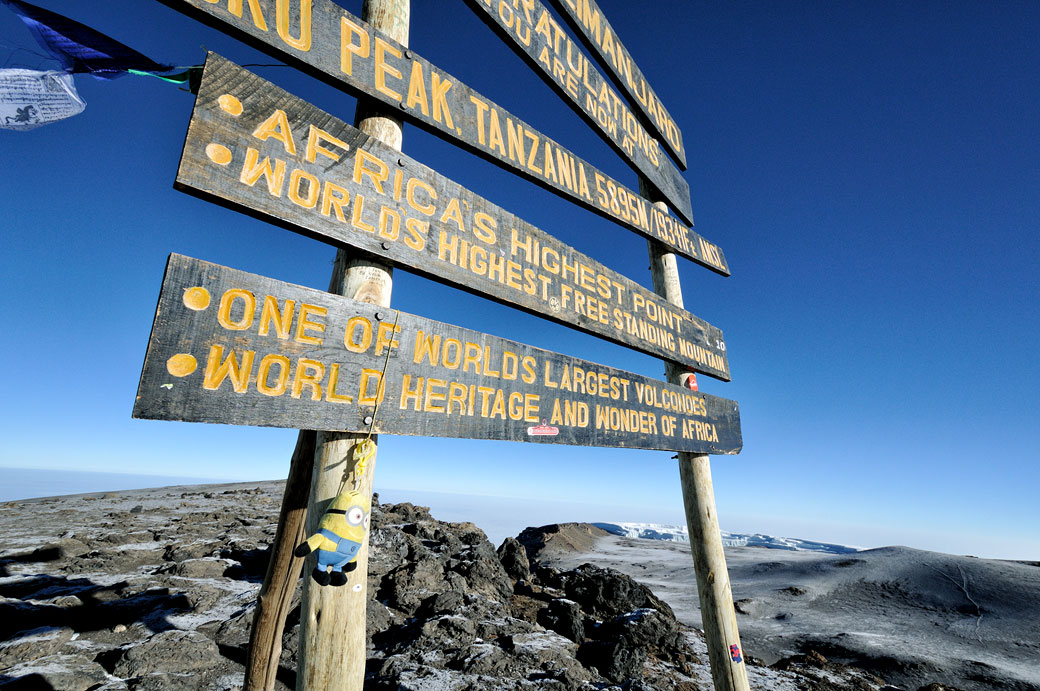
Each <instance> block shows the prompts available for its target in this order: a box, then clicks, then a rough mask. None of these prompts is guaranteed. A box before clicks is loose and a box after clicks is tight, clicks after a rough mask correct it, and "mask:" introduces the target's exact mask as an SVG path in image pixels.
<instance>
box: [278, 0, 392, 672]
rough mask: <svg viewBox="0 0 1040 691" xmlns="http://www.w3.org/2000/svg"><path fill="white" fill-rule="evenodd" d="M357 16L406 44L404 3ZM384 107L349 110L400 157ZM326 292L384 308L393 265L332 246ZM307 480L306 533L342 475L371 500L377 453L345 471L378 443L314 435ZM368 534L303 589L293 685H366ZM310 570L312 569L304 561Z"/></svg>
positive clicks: (380, 5) (384, 3)
mask: <svg viewBox="0 0 1040 691" xmlns="http://www.w3.org/2000/svg"><path fill="white" fill-rule="evenodd" d="M361 15H362V17H363V18H364V19H365V20H366V21H368V22H369V23H370V24H371V25H372V26H374V27H377V28H379V29H380V30H381V31H382V32H383V33H385V34H387V35H388V36H390V37H391V38H393V39H394V40H396V41H397V42H398V43H401V44H402V45H407V44H408V33H409V24H410V21H409V19H410V16H411V3H410V0H365V3H364V5H363V6H362V10H361ZM389 110H390V109H389V108H387V106H385V105H382V104H378V103H372V102H371V101H360V102H359V103H358V108H357V111H356V112H355V118H356V120H355V125H357V128H358V129H359V130H360V131H361V132H363V133H364V134H367V135H369V136H371V137H373V138H374V139H377V140H379V141H380V142H382V143H383V144H384V145H386V146H387V147H389V148H391V149H394V150H397V151H400V150H401V146H402V144H403V140H404V131H403V128H402V127H401V122H400V119H399V118H398V117H396V114H394V113H391V112H389ZM329 292H330V293H335V294H337V295H343V296H346V297H349V298H351V299H353V300H357V301H359V302H365V303H368V304H372V305H378V306H380V307H389V306H390V296H391V293H392V292H393V267H392V266H391V265H389V264H387V263H385V262H378V261H371V260H370V259H369V258H368V257H366V256H365V254H364V253H363V252H358V251H357V250H355V249H354V248H351V247H346V248H343V247H341V248H339V249H338V250H337V251H336V261H335V264H334V265H333V269H332V277H331V278H330V280H329ZM317 437H318V443H317V450H316V454H315V458H314V473H313V478H312V479H311V483H310V484H311V501H310V506H311V511H310V516H311V517H312V520H311V521H310V522H309V528H310V531H311V532H312V533H313V532H314V531H317V529H318V524H319V523H320V518H319V517H320V516H321V515H322V514H323V513H324V510H325V508H327V506H328V502H329V501H331V500H333V499H334V498H335V497H336V495H337V494H339V493H340V491H341V488H342V486H343V477H344V473H348V475H347V480H348V481H350V482H351V484H352V485H356V489H357V491H358V492H360V493H361V494H362V495H363V496H365V497H366V498H368V500H369V501H371V499H372V486H373V481H374V479H375V470H376V462H377V460H378V448H375V449H373V451H372V456H371V458H370V459H369V460H368V462H367V469H366V471H365V472H364V473H363V474H362V473H359V472H358V469H357V467H356V465H351V463H350V462H351V461H352V460H353V452H354V449H355V448H356V447H357V445H358V444H359V443H361V442H363V441H364V440H365V439H366V438H368V439H369V440H370V441H371V442H372V443H373V445H376V444H378V438H377V437H375V436H372V437H368V435H364V434H346V433H342V432H319V433H318V435H317ZM368 546H369V540H368V533H367V532H366V534H365V538H364V539H363V540H362V541H361V548H360V549H359V550H358V553H357V556H356V557H355V560H354V562H355V564H356V565H357V568H355V569H354V570H353V571H351V572H350V573H349V574H347V582H346V584H345V585H344V586H343V587H344V588H346V589H347V590H346V591H345V592H339V593H337V592H335V589H329V588H322V587H320V586H318V585H316V584H315V583H314V581H313V579H309V578H308V579H307V580H306V581H305V584H304V593H303V601H302V603H301V608H300V623H301V627H300V663H299V672H298V674H297V677H296V687H297V689H299V690H300V691H308V690H309V689H320V690H321V691H325V690H326V689H329V690H331V689H340V688H342V689H345V690H346V691H354V690H355V689H357V690H360V689H362V688H364V684H365V666H366V663H367V657H368V651H367V646H366V640H367V636H366V627H367V617H366V613H367V611H368V553H369V552H368ZM309 566H311V568H313V566H314V564H313V563H309Z"/></svg>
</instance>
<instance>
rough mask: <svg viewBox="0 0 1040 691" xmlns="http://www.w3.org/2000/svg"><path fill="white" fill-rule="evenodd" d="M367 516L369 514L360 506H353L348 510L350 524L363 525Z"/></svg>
mask: <svg viewBox="0 0 1040 691" xmlns="http://www.w3.org/2000/svg"><path fill="white" fill-rule="evenodd" d="M366 518H367V516H365V512H364V511H362V510H361V507H360V506H352V507H350V509H349V510H348V511H347V523H349V524H350V525H361V523H362V522H364V520H365V519H366Z"/></svg>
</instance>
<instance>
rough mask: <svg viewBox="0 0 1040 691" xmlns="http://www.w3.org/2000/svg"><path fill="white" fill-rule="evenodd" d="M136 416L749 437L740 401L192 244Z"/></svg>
mask: <svg viewBox="0 0 1040 691" xmlns="http://www.w3.org/2000/svg"><path fill="white" fill-rule="evenodd" d="M384 367H385V372H384ZM134 417H139V418H148V419H163V420H181V421H187V422H218V423H223V424H234V425H260V426H268V427H291V428H311V429H317V430H331V431H346V432H365V431H369V430H371V431H372V432H373V433H376V434H380V433H387V434H400V435H422V436H431V437H456V438H468V439H498V440H508V441H527V442H535V443H550V444H573V445H580V446H608V447H618V448H635V449H659V450H666V451H692V452H697V453H713V454H733V453H737V452H739V451H740V447H741V439H740V421H739V412H738V408H737V404H736V403H735V402H733V401H729V400H726V399H724V398H718V397H715V396H711V395H708V394H704V393H699V392H695V391H690V390H689V389H683V388H681V387H679V386H676V385H672V384H666V383H664V382H661V381H658V380H654V379H650V378H648V377H644V376H641V375H638V374H632V373H629V372H624V371H621V370H617V369H614V368H611V367H605V366H602V365H597V364H594V363H591V362H586V361H584V360H579V359H577V358H572V357H568V356H565V355H560V354H558V353H553V352H550V351H547V350H542V349H540V348H535V347H532V346H528V345H524V344H521V343H517V342H515V341H509V340H506V339H502V338H497V337H495V336H490V335H488V334H483V333H480V332H476V331H472V330H469V329H464V328H461V327H458V326H452V325H450V324H444V323H441V322H436V321H433V320H431V319H426V318H424V317H419V316H415V315H411V314H405V313H402V312H397V311H394V310H390V309H387V308H382V307H379V306H375V305H368V304H365V303H361V302H357V301H354V300H350V299H349V298H346V297H341V296H337V295H332V294H330V293H326V292H323V291H319V290H314V289H311V288H304V287H301V286H294V285H291V284H288V283H282V282H281V281H275V280H273V279H270V278H264V277H262V276H257V275H255V274H249V273H245V272H242V271H236V270H234V269H230V268H227V267H223V266H218V265H216V264H209V263H206V262H202V261H199V260H196V259H190V258H188V257H183V256H180V255H172V256H171V257H170V260H169V262H168V264H167V267H166V277H165V279H164V280H163V289H162V293H161V295H160V297H159V306H158V308H157V310H156V317H155V324H154V326H153V327H152V336H151V339H150V341H149V344H148V353H147V355H146V357H145V364H144V369H143V372H142V374H141V384H140V388H139V389H138V396H137V403H136V405H135V406H134Z"/></svg>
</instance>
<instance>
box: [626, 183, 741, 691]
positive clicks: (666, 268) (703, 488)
mask: <svg viewBox="0 0 1040 691" xmlns="http://www.w3.org/2000/svg"><path fill="white" fill-rule="evenodd" d="M639 192H640V194H642V195H643V196H644V197H647V198H648V199H650V200H651V201H653V202H654V205H655V206H656V207H658V208H660V209H661V210H662V211H666V210H667V206H666V205H665V204H664V203H663V202H661V201H657V200H655V199H653V191H652V190H651V189H650V187H649V185H647V184H646V181H645V180H643V179H640V181H639ZM647 249H648V250H649V253H650V271H651V273H652V274H653V280H654V291H656V292H657V294H658V295H660V296H661V297H663V298H665V299H666V300H668V301H669V302H670V303H672V304H673V305H675V306H676V307H683V297H682V285H681V284H680V283H679V267H678V265H677V263H676V256H675V254H673V253H671V252H669V251H668V250H667V248H665V247H664V246H663V245H662V244H661V243H659V242H657V241H655V240H647ZM665 376H666V377H667V379H668V381H670V382H672V383H675V384H679V385H680V386H686V380H687V379H688V378H689V377H690V376H691V374H690V373H689V372H685V371H683V370H682V369H681V368H680V367H678V366H677V365H675V364H674V363H671V362H666V363H665ZM679 480H680V482H681V484H682V491H683V504H684V505H685V508H686V526H687V528H688V530H689V532H690V551H691V552H692V553H693V570H694V572H695V573H696V576H697V596H698V599H699V600H700V605H701V621H702V625H703V627H704V638H705V640H706V642H707V645H708V661H709V662H710V663H711V678H712V681H713V682H714V683H715V689H716V691H748V690H749V689H750V687H749V686H748V677H747V668H746V667H745V666H744V649H743V648H742V647H741V646H740V633H739V632H738V631H737V614H736V611H735V610H734V609H733V593H732V591H731V589H730V584H729V570H728V569H727V568H726V555H725V553H724V552H723V550H722V534H721V532H720V531H719V521H718V516H717V515H716V512H715V492H714V489H713V487H712V483H711V462H710V460H709V457H708V456H707V455H703V454H693V453H680V454H679ZM731 646H736V649H735V651H736V653H737V655H734V654H733V652H734V651H733V649H732V648H731ZM735 659H736V660H739V661H735Z"/></svg>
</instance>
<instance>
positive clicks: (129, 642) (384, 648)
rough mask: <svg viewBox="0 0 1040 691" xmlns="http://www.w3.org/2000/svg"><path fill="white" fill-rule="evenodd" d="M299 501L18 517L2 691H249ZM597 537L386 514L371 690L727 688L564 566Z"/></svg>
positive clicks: (609, 572)
mask: <svg viewBox="0 0 1040 691" xmlns="http://www.w3.org/2000/svg"><path fill="white" fill-rule="evenodd" d="M281 488H282V485H281V483H258V484H245V485H241V484H240V485H222V486H208V487H200V486H194V487H176V488H161V489H155V490H137V491H129V492H120V493H110V494H91V495H77V496H70V497H59V498H51V499H36V500H26V501H18V502H9V503H7V504H3V505H0V688H3V689H19V688H33V689H35V688H42V689H70V690H75V691H84V690H86V689H105V690H116V689H236V688H240V687H241V684H242V673H243V667H242V663H243V661H244V659H245V655H246V646H247V644H248V639H249V626H250V622H251V620H252V613H253V600H254V598H255V595H256V592H257V590H258V588H259V583H260V580H261V579H262V577H263V574H264V570H265V566H266V559H267V551H266V549H267V546H268V544H269V542H270V540H271V539H272V537H273V535H274V533H275V521H276V519H277V514H278V508H279V504H280V498H281ZM593 530H594V529H592V528H591V527H587V526H579V527H577V528H574V527H571V528H568V529H567V530H562V531H561V530H560V529H559V528H558V527H547V528H544V529H541V530H529V531H525V533H524V534H522V535H521V536H520V541H517V540H513V539H509V540H506V541H505V543H503V545H501V546H500V547H499V548H498V549H497V550H496V549H495V547H494V546H493V545H492V544H491V543H490V542H488V540H487V538H486V537H485V535H484V534H483V533H482V532H481V531H480V530H479V529H477V528H476V527H475V526H474V525H473V524H469V523H444V522H440V521H437V520H435V519H434V518H432V517H431V516H430V515H429V512H428V511H427V510H426V509H423V508H421V507H415V506H412V505H410V504H396V505H389V504H387V505H382V506H376V507H374V509H373V521H372V531H371V559H370V563H369V596H370V601H369V610H368V627H367V633H368V667H367V672H366V677H367V683H366V688H373V689H429V690H435V689H473V690H477V689H480V690H484V689H521V688H522V689H528V688H539V689H541V688H545V689H632V690H635V689H690V690H692V689H710V688H711V683H710V673H709V670H708V667H707V655H706V652H705V649H704V644H703V640H702V636H701V634H700V632H699V631H697V630H696V629H693V628H691V627H689V626H687V625H685V624H683V623H681V622H680V621H678V620H677V619H676V617H675V614H674V613H673V610H672V608H671V607H670V606H669V605H668V604H666V603H665V602H664V601H663V600H661V599H659V598H658V596H657V595H655V594H654V592H652V591H651V590H650V589H649V588H647V587H646V586H644V585H641V584H640V583H638V582H636V581H635V580H633V579H632V578H631V577H629V576H627V575H625V574H623V573H621V572H620V571H618V570H615V569H610V568H603V567H601V566H593V565H588V564H586V565H581V564H578V565H575V566H567V567H562V566H558V567H554V566H550V565H548V562H549V561H551V559H550V558H549V557H550V556H551V555H552V554H554V553H555V554H558V553H559V551H560V550H564V549H566V550H570V553H571V554H577V553H578V552H579V551H582V550H588V549H591V548H592V547H593V546H594V545H595V544H597V543H596V540H597V538H598V535H597V534H595V533H593V532H592V531H593ZM561 536H562V537H561ZM547 545H548V547H547ZM532 558H533V559H534V560H533V561H532ZM298 597H299V593H297V598H298ZM298 636H299V609H298V608H296V609H294V610H293V612H292V613H291V614H290V616H289V620H288V623H287V627H286V632H285V635H284V639H283V651H282V655H281V660H280V671H279V687H280V688H293V686H294V684H295V667H296V658H297V650H298V644H297V640H298ZM749 673H750V675H751V678H752V687H753V688H756V689H778V690H782V691H787V690H791V691H794V690H795V689H821V690H826V689H864V690H870V689H886V688H888V689H891V688H893V687H889V686H886V685H885V682H884V681H882V680H881V679H880V678H878V677H876V676H873V675H872V674H871V673H868V672H866V671H863V670H860V669H857V668H856V667H853V666H847V665H839V664H835V663H834V662H830V661H828V660H826V659H825V658H824V657H823V656H822V655H820V654H819V653H815V652H805V653H800V654H795V655H789V656H786V657H784V658H782V659H780V660H777V661H776V662H775V663H774V664H773V665H772V666H769V667H767V666H763V665H759V664H751V665H749ZM910 688H915V689H916V688H917V687H910ZM942 688H952V687H940V686H932V687H929V689H930V691H938V690H939V689H942ZM1023 688H1024V687H1023Z"/></svg>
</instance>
